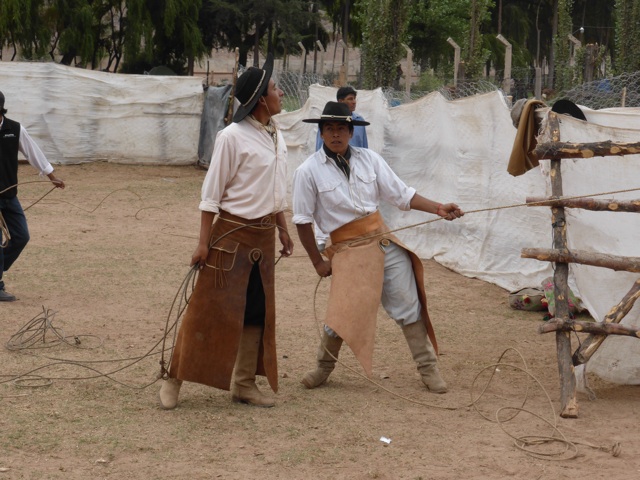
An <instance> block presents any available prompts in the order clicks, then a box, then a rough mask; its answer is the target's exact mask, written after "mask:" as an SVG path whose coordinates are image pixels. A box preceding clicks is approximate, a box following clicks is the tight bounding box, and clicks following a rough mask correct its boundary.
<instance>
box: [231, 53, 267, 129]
mask: <svg viewBox="0 0 640 480" xmlns="http://www.w3.org/2000/svg"><path fill="white" fill-rule="evenodd" d="M272 72H273V55H271V54H268V55H267V59H266V60H265V61H264V65H262V68H258V67H249V68H247V69H246V70H245V71H244V72H243V73H242V75H240V77H239V78H238V81H237V82H236V92H235V97H236V98H237V99H238V101H239V102H240V106H239V107H238V109H237V110H236V113H235V114H234V115H233V121H234V122H236V123H237V122H239V121H240V120H242V119H243V118H244V117H246V116H247V115H249V114H250V113H251V110H253V108H254V107H255V106H256V103H258V99H259V98H260V97H261V96H262V94H263V93H264V92H265V91H266V90H267V87H268V86H269V79H270V78H271V73H272Z"/></svg>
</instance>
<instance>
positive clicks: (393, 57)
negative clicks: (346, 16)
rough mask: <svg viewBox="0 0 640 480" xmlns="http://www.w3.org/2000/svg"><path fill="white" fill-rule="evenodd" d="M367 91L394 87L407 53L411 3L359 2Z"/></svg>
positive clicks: (401, 0) (387, 0)
mask: <svg viewBox="0 0 640 480" xmlns="http://www.w3.org/2000/svg"><path fill="white" fill-rule="evenodd" d="M358 4H359V6H360V7H361V12H360V17H359V19H360V21H361V24H362V65H363V70H364V72H363V73H364V86H365V88H376V87H390V86H392V85H393V82H394V80H395V78H396V75H397V68H398V65H399V63H400V59H401V58H402V56H403V53H404V47H403V46H402V43H403V42H405V40H406V32H407V25H408V21H409V7H410V1H409V0H359V2H358Z"/></svg>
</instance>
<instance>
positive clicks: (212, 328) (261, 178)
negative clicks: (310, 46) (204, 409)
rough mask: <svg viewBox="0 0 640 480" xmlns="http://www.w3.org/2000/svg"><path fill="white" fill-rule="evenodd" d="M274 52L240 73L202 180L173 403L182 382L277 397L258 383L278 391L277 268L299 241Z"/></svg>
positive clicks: (165, 401) (259, 400) (266, 401)
mask: <svg viewBox="0 0 640 480" xmlns="http://www.w3.org/2000/svg"><path fill="white" fill-rule="evenodd" d="M272 69H273V58H272V57H271V55H269V56H268V57H267V60H266V62H265V64H264V65H263V67H262V68H257V67H251V68H249V69H247V70H246V71H245V72H244V73H243V74H242V75H241V76H240V77H239V78H238V81H237V84H236V92H235V97H236V99H237V100H238V102H239V106H238V108H237V110H236V113H235V115H234V117H233V122H234V123H232V124H231V125H229V126H228V127H226V128H225V129H224V130H222V131H221V132H219V133H218V135H217V137H216V142H215V145H214V150H213V155H212V157H211V163H210V165H209V171H208V172H207V175H206V177H205V179H204V183H203V185H202V201H201V202H200V206H199V208H200V210H201V221H200V236H199V242H198V246H197V248H196V250H195V252H194V254H193V256H192V258H191V265H193V266H197V267H198V278H197V281H196V284H195V289H194V291H193V294H192V295H191V298H190V300H189V304H188V306H187V309H186V312H185V314H184V318H183V319H182V324H181V325H180V329H179V331H178V334H177V339H176V343H175V347H174V350H173V355H172V357H171V360H170V365H169V366H167V365H163V371H162V374H163V376H164V377H165V380H164V382H163V384H162V387H161V389H160V394H159V397H160V406H161V407H162V408H164V409H172V408H175V407H176V405H177V404H178V395H179V393H180V388H181V386H182V383H183V381H185V380H186V381H190V382H197V383H202V384H204V385H209V386H212V387H216V388H220V389H222V390H231V398H232V400H233V401H234V402H240V403H246V404H249V405H254V406H259V407H271V406H273V405H274V399H273V398H272V397H271V396H269V395H267V394H265V393H263V392H261V391H260V390H259V389H258V387H257V386H256V382H255V379H256V375H264V376H266V377H267V381H268V382H269V385H270V387H271V388H272V390H273V391H274V392H277V390H278V370H277V363H276V337H275V302H274V267H275V249H276V247H275V237H276V236H278V237H279V240H280V242H281V244H282V250H280V253H281V254H282V255H285V256H289V255H291V252H292V250H293V242H292V241H291V238H290V237H289V234H288V232H287V224H286V221H285V217H284V209H285V207H286V201H285V198H286V194H287V148H286V145H285V142H284V138H283V137H282V134H281V132H280V130H279V129H278V127H277V125H275V123H274V121H273V119H272V118H271V117H272V116H273V115H275V114H277V113H280V110H281V109H282V96H283V93H282V90H280V89H279V88H278V87H277V86H276V84H275V83H274V81H273V79H272V78H271V72H272Z"/></svg>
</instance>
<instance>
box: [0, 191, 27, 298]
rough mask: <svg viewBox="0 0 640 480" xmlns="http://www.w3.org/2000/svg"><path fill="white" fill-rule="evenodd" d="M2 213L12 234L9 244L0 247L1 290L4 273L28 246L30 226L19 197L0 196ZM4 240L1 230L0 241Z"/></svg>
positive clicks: (0, 288)
mask: <svg viewBox="0 0 640 480" xmlns="http://www.w3.org/2000/svg"><path fill="white" fill-rule="evenodd" d="M0 213H1V214H2V217H3V218H4V222H5V223H6V224H7V228H8V229H9V235H10V236H11V240H9V243H8V245H7V246H6V247H5V248H0V290H3V289H4V281H3V280H2V274H3V273H4V272H6V271H7V270H9V268H11V265H13V262H15V261H16V260H17V259H18V257H19V256H20V253H21V252H22V250H23V249H24V247H26V246H27V243H28V242H29V228H28V227H27V217H25V215H24V210H22V205H20V202H19V201H18V198H17V197H13V198H0ZM2 240H3V239H2V232H1V231H0V241H2Z"/></svg>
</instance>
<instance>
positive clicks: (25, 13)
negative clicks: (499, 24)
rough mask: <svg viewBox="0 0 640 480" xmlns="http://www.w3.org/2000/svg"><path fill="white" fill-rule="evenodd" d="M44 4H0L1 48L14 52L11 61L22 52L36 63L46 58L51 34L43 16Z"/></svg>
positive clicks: (30, 0) (23, 0)
mask: <svg viewBox="0 0 640 480" xmlns="http://www.w3.org/2000/svg"><path fill="white" fill-rule="evenodd" d="M44 3H45V2H44V0H0V46H4V45H7V46H9V47H10V48H12V49H13V54H12V56H11V60H14V59H15V58H16V56H17V54H18V51H19V50H20V51H21V53H22V56H23V57H24V58H27V59H30V60H33V59H38V58H41V57H43V56H44V55H46V53H47V52H48V47H49V39H50V38H51V31H50V29H49V26H48V25H47V23H46V20H45V17H44V15H43V10H44V6H45V5H44Z"/></svg>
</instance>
